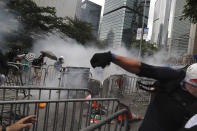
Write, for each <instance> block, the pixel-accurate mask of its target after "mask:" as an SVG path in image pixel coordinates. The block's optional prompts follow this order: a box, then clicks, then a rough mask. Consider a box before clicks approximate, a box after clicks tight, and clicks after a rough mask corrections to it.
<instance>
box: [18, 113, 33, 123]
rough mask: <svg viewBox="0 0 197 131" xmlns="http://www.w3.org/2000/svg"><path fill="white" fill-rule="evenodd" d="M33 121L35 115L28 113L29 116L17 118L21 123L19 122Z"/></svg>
mask: <svg viewBox="0 0 197 131" xmlns="http://www.w3.org/2000/svg"><path fill="white" fill-rule="evenodd" d="M33 121H36V116H35V115H30V116H27V117H25V118H23V119H21V120H19V121H18V123H21V124H23V123H28V122H30V123H31V122H33Z"/></svg>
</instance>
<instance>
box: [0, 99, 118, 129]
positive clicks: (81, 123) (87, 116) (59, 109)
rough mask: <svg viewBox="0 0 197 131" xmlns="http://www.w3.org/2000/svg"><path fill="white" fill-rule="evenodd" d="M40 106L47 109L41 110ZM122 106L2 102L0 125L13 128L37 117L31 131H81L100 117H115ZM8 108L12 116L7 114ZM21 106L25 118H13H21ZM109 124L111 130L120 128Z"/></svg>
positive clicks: (71, 101)
mask: <svg viewBox="0 0 197 131" xmlns="http://www.w3.org/2000/svg"><path fill="white" fill-rule="evenodd" d="M40 103H45V104H46V106H45V107H44V108H39V104H40ZM104 103H107V104H106V105H105V104H104ZM118 104H119V101H118V99H114V98H100V99H88V100H87V99H60V100H18V101H0V119H1V121H0V122H1V123H0V124H1V125H2V124H5V125H10V124H12V123H14V122H16V121H17V120H19V119H21V118H22V117H25V116H28V115H36V117H37V121H36V123H35V124H34V125H33V127H31V128H30V129H29V131H79V130H80V129H83V128H85V127H88V126H90V125H91V124H94V123H95V122H97V120H95V118H96V117H98V116H99V118H97V119H100V120H103V119H105V118H107V117H109V116H111V115H112V114H114V113H115V108H116V106H117V105H118ZM7 105H9V106H10V112H4V106H7ZM17 105H21V106H20V108H21V115H22V117H18V116H17V115H12V113H13V112H14V114H17V111H18V110H17V109H16V108H15V107H17ZM109 124H110V126H111V129H114V127H113V126H116V125H115V124H111V123H109ZM105 126H107V124H106V125H105Z"/></svg>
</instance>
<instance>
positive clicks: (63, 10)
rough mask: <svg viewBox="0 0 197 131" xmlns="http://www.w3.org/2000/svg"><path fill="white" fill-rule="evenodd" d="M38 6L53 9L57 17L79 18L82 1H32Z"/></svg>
mask: <svg viewBox="0 0 197 131" xmlns="http://www.w3.org/2000/svg"><path fill="white" fill-rule="evenodd" d="M33 1H34V2H36V4H38V5H39V6H44V7H46V6H50V7H55V9H56V12H57V13H56V15H57V16H59V17H66V16H68V17H73V18H74V17H79V14H80V5H81V2H82V0H33Z"/></svg>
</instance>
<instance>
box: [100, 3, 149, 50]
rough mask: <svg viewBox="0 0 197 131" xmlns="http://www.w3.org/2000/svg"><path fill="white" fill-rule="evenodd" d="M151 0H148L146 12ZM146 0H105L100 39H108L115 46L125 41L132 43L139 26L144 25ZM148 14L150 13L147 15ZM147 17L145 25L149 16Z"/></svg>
mask: <svg viewBox="0 0 197 131" xmlns="http://www.w3.org/2000/svg"><path fill="white" fill-rule="evenodd" d="M149 4H150V1H149V0H147V6H146V7H147V8H148V9H147V8H146V13H145V14H148V11H149ZM143 7H144V0H121V1H120V0H105V7H104V14H103V20H102V23H101V28H100V36H99V37H100V39H101V40H107V42H108V43H109V44H111V45H112V46H113V47H115V48H116V47H120V46H121V45H122V44H123V43H125V44H131V39H132V37H135V36H136V33H137V28H139V27H142V19H143V18H142V16H143ZM147 16H148V15H147ZM147 16H146V19H145V27H146V26H147V22H148V18H147Z"/></svg>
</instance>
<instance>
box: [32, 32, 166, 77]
mask: <svg viewBox="0 0 197 131" xmlns="http://www.w3.org/2000/svg"><path fill="white" fill-rule="evenodd" d="M42 50H49V51H52V52H53V53H54V54H55V55H56V56H57V57H60V56H64V61H65V63H64V65H63V66H64V67H66V66H72V67H87V68H90V70H91V73H92V74H93V78H94V79H97V80H100V81H103V80H104V79H105V78H107V77H109V76H110V75H114V74H128V75H132V74H131V73H128V72H127V71H125V70H123V69H122V68H120V67H118V66H117V65H115V64H113V63H112V64H111V65H110V66H108V67H106V68H105V69H102V68H95V69H93V68H92V67H91V65H90V59H91V57H92V56H93V54H95V53H99V52H106V51H111V52H113V53H114V54H117V55H121V56H126V57H130V58H134V59H138V51H137V50H136V49H131V50H128V49H126V48H125V47H120V48H118V49H114V48H112V47H108V48H107V49H98V48H96V47H85V46H82V45H80V44H79V43H77V42H76V41H75V40H73V39H70V38H65V39H62V36H61V37H60V35H59V34H57V33H55V34H48V35H46V36H45V37H43V38H42V39H38V40H37V41H36V42H35V43H34V47H33V52H35V53H37V54H39V52H40V51H42ZM166 56H167V55H166V52H165V51H164V50H161V51H160V52H158V53H156V54H155V55H154V56H151V57H146V58H144V59H142V61H143V62H145V63H148V64H152V65H163V61H164V60H165V59H166ZM46 62H47V64H51V65H53V64H54V62H55V61H51V60H49V59H47V60H46Z"/></svg>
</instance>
